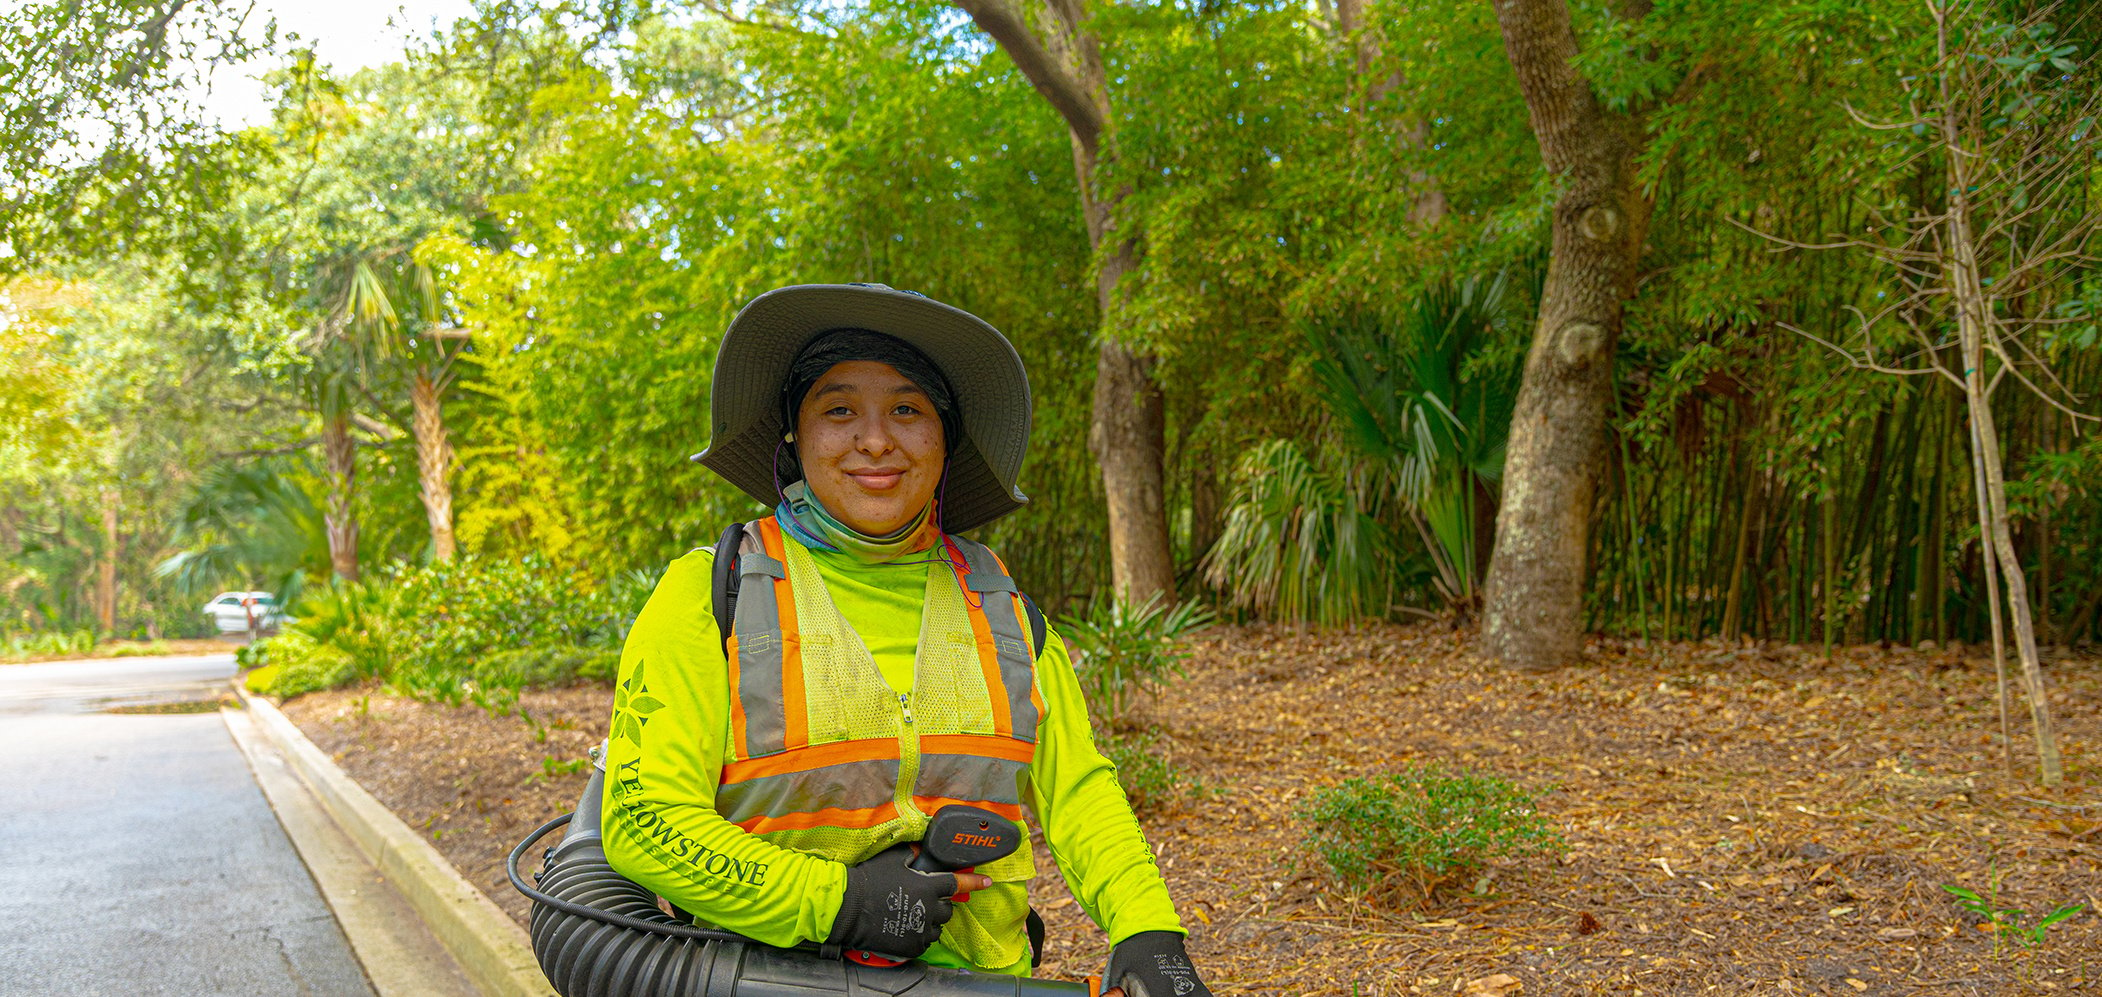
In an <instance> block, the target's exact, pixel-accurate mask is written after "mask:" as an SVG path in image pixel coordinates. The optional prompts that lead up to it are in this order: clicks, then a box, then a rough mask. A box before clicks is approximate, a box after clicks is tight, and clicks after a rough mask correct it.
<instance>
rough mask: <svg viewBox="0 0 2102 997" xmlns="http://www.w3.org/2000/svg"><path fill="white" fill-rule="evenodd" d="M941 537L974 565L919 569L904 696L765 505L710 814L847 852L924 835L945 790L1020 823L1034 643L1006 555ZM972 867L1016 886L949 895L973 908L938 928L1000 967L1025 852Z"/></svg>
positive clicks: (749, 531) (1031, 740) (751, 557)
mask: <svg viewBox="0 0 2102 997" xmlns="http://www.w3.org/2000/svg"><path fill="white" fill-rule="evenodd" d="M950 542H951V543H953V544H954V545H955V546H956V547H957V548H958V549H960V550H961V552H962V554H963V559H964V562H965V564H966V565H967V566H968V571H967V572H966V573H965V576H964V584H963V585H962V586H961V587H959V586H958V585H957V579H956V574H957V573H956V572H955V571H953V570H950V569H946V568H942V567H936V568H933V569H931V570H929V571H928V572H927V587H926V595H925V598H924V599H923V601H922V610H921V618H920V640H919V649H918V652H917V654H916V656H915V659H914V662H913V681H912V691H911V692H909V693H903V694H900V693H897V692H893V691H892V690H891V688H890V685H889V684H888V683H886V682H885V681H884V679H883V674H882V672H881V670H880V669H879V668H878V667H877V665H876V661H875V659H874V657H872V656H871V655H870V654H869V651H868V648H867V646H866V645H865V644H863V643H862V641H861V638H860V637H859V636H858V635H857V634H856V633H855V632H854V629H853V627H852V625H851V624H849V623H848V622H847V620H846V619H845V618H844V617H842V616H841V615H840V613H839V610H838V608H837V607H835V606H834V605H833V603H832V597H831V595H830V594H829V593H828V592H827V590H826V587H825V582H824V579H823V578H822V577H820V576H819V574H818V569H817V563H816V561H815V560H813V559H812V557H811V554H810V551H809V550H808V549H807V548H805V547H804V546H803V545H802V544H801V543H798V542H797V541H796V540H795V539H794V538H793V537H789V536H787V535H785V534H784V533H783V532H782V530H781V526H780V523H779V522H777V521H776V520H775V519H774V518H772V517H768V518H766V519H761V520H758V521H756V522H752V523H749V524H746V527H745V539H744V542H743V545H742V547H741V548H740V549H739V554H738V565H737V571H738V574H739V576H740V578H739V583H738V587H739V597H738V599H737V608H736V615H735V617H734V625H733V628H732V629H733V632H732V634H731V636H730V639H729V641H728V643H727V652H728V654H727V656H728V659H729V682H730V686H731V688H732V689H733V690H734V691H735V693H736V695H735V698H734V700H733V701H732V704H731V708H730V737H729V739H728V751H729V755H730V757H729V758H727V759H726V760H725V762H724V765H723V770H722V779H721V783H720V785H718V786H717V787H716V795H715V808H716V811H717V812H718V813H720V814H722V816H723V817H724V818H726V819H728V820H729V821H730V822H731V823H733V824H736V825H737V826H739V827H741V828H744V829H745V830H747V831H751V832H753V833H755V834H758V835H759V836H761V837H763V838H766V839H767V840H769V841H771V842H773V843H775V844H777V845H781V846H783V847H787V848H793V849H796V850H798V851H803V852H808V853H811V854H814V855H819V856H823V857H825V858H829V859H832V860H834V861H837V862H843V863H846V864H848V865H852V864H854V863H857V862H860V861H862V860H864V859H867V858H869V857H870V856H873V855H875V854H876V853H877V852H880V851H882V850H884V849H885V848H888V847H890V846H891V845H893V844H896V843H898V842H900V841H917V840H919V839H920V837H921V836H922V835H923V834H924V833H925V830H926V826H927V820H928V817H929V815H931V814H932V813H934V811H936V810H938V809H940V808H941V807H943V806H945V805H947V804H950V803H967V804H970V805H972V806H979V807H984V808H986V809H988V810H991V811H993V812H995V813H998V814H1001V815H1003V816H1005V817H1007V818H1008V819H1010V820H1013V821H1015V822H1016V823H1020V822H1021V820H1022V806H1021V804H1022V800H1021V794H1020V788H1019V780H1020V777H1021V776H1022V775H1023V774H1024V772H1025V771H1026V770H1027V768H1028V766H1029V764H1030V762H1031V761H1032V760H1034V759H1035V757H1036V739H1037V725H1038V724H1039V722H1040V721H1041V720H1042V718H1043V711H1044V702H1043V697H1042V695H1041V694H1040V693H1039V692H1038V690H1037V685H1036V665H1035V658H1036V649H1035V648H1033V647H1031V646H1030V640H1029V632H1028V628H1027V627H1026V625H1025V624H1024V619H1025V610H1024V609H1023V607H1022V600H1021V596H1020V593H1019V592H1018V591H1017V590H1016V588H1015V584H1014V581H1013V580H1012V579H1011V578H1009V577H1008V574H1007V569H1006V566H1005V565H1003V564H1002V563H1001V562H1000V559H999V558H998V557H997V556H995V555H994V554H993V552H992V551H991V550H990V549H988V548H986V547H985V546H983V545H981V544H978V543H974V542H972V541H970V540H966V539H963V538H961V537H952V538H950ZM764 583H771V585H770V587H767V586H765V584H764ZM966 590H968V592H967V591H966ZM769 596H771V598H769ZM978 871H979V872H981V873H984V874H986V875H988V876H991V877H992V878H993V879H994V880H995V882H996V883H1011V884H1013V888H1011V889H1009V890H1003V891H999V892H998V893H996V894H995V895H984V894H975V895H973V897H972V902H971V903H968V904H964V905H962V906H961V907H960V908H959V912H960V915H961V913H962V912H967V913H968V914H969V915H971V916H959V917H958V918H956V919H955V920H953V921H952V922H951V925H950V929H949V930H946V931H945V932H944V936H943V940H944V942H948V943H950V944H951V945H952V947H954V948H956V949H957V950H958V951H960V952H962V953H963V954H964V955H966V956H968V957H971V958H973V959H981V960H984V961H982V962H981V964H984V965H991V966H1000V965H1005V964H1006V962H1011V961H1012V960H1013V958H1014V957H1015V956H1014V946H1013V944H1012V939H1013V935H1014V934H1015V932H1014V931H1012V930H1010V929H1018V927H1019V925H1020V922H1021V919H1022V918H1023V917H1024V916H1025V915H1026V914H1027V910H1028V908H1027V897H1026V895H1024V891H1023V890H1022V889H1021V888H1020V884H1021V883H1022V882H1024V881H1026V880H1028V879H1029V878H1030V877H1031V876H1033V875H1034V872H1035V863H1034V861H1033V860H1032V858H1031V857H1030V852H1029V849H1027V848H1023V849H1019V850H1017V852H1016V853H1015V855H1012V856H1009V857H1008V858H1006V859H1002V860H1000V861H999V862H997V863H992V864H989V865H988V866H986V867H984V868H981V869H979V870H978ZM981 901H984V902H982V903H981ZM1010 922H1011V923H1010ZM952 936H957V937H952ZM998 936H1006V937H998ZM994 937H998V941H997V943H995V941H994ZM995 960H1005V961H995Z"/></svg>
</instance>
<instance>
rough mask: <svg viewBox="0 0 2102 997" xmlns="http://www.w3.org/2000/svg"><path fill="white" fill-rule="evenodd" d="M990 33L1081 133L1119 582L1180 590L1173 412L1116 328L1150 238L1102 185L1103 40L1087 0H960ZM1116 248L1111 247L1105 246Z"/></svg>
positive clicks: (1127, 588)
mask: <svg viewBox="0 0 2102 997" xmlns="http://www.w3.org/2000/svg"><path fill="white" fill-rule="evenodd" d="M956 5H957V6H958V7H959V8H961V9H962V10H963V11H964V12H965V13H967V14H969V15H970V16H971V20H972V21H973V22H974V23H976V24H977V25H978V27H979V29H980V30H982V31H984V32H985V33H986V34H987V35H988V36H990V37H991V38H992V39H993V41H994V43H996V44H998V45H999V46H1000V49H1001V51H1003V52H1005V53H1007V56H1008V58H1009V59H1011V60H1013V61H1014V64H1015V68H1017V69H1019V70H1021V71H1022V75H1023V76H1025V77H1027V78H1028V80H1029V82H1030V85H1031V86H1033V87H1035V88H1036V91H1037V93H1038V94H1040V95H1042V96H1043V98H1044V100H1045V101H1046V102H1047V103H1049V104H1050V105H1051V107H1052V109H1053V110H1056V111H1057V112H1058V113H1059V116H1060V117H1062V118H1063V119H1065V122H1066V129H1067V132H1068V133H1069V134H1070V135H1071V137H1072V141H1073V171H1074V174H1075V176H1076V178H1077V179H1078V180H1079V184H1080V204H1081V214H1082V216H1083V217H1084V218H1085V220H1086V222H1087V232H1088V242H1089V245H1090V246H1091V247H1092V248H1093V249H1094V252H1095V257H1096V258H1097V259H1100V260H1102V265H1101V269H1100V270H1098V271H1097V272H1096V274H1095V301H1096V306H1097V308H1098V317H1099V321H1100V323H1101V330H1100V335H1099V336H1098V339H1099V340H1100V345H1099V346H1098V347H1097V348H1096V354H1095V392H1094V404H1093V407H1092V409H1091V412H1090V416H1089V421H1088V449H1089V450H1090V451H1091V452H1092V453H1093V454H1094V457H1095V461H1096V463H1097V464H1098V465H1100V467H1101V468H1102V491H1103V495H1104V497H1105V499H1106V500H1107V503H1108V507H1109V558H1110V577H1111V584H1112V590H1113V591H1114V593H1115V595H1116V598H1117V599H1118V600H1119V601H1143V600H1145V599H1148V598H1155V597H1158V598H1160V599H1163V600H1170V601H1172V600H1173V599H1174V598H1175V561H1174V556H1173V553H1172V552H1171V550H1170V548H1169V545H1168V508H1167V479H1166V473H1165V469H1164V464H1165V462H1166V458H1167V450H1168V439H1167V418H1166V410H1165V405H1164V403H1163V401H1162V399H1161V392H1160V386H1159V385H1158V384H1156V383H1155V382H1154V380H1153V364H1154V358H1153V357H1151V356H1149V355H1147V354H1145V353H1143V352H1141V351H1138V350H1134V349H1132V347H1131V346H1130V345H1129V344H1127V343H1125V342H1124V341H1123V340H1122V339H1120V338H1119V337H1118V336H1117V335H1116V330H1117V325H1118V318H1117V313H1118V310H1119V302H1118V295H1117V291H1118V285H1119V284H1120V283H1121V282H1122V280H1123V277H1124V275H1125V274H1126V273H1127V272H1129V271H1130V270H1131V269H1132V268H1133V267H1134V266H1136V265H1137V262H1138V239H1137V237H1136V236H1134V235H1132V234H1130V233H1128V232H1124V231H1120V230H1119V225H1118V222H1119V218H1118V215H1117V206H1118V204H1119V203H1120V202H1121V201H1122V199H1123V197H1122V193H1121V192H1105V191H1102V190H1100V189H1098V185H1097V177H1098V176H1099V175H1100V173H1101V167H1102V166H1103V165H1104V163H1105V162H1107V160H1108V157H1109V156H1110V155H1111V153H1110V152H1108V151H1106V150H1107V146H1108V145H1109V135H1108V131H1109V122H1110V121H1111V120H1112V119H1111V117H1110V109H1109V92H1108V89H1107V79H1106V76H1105V75H1104V72H1103V67H1102V56H1101V48H1100V43H1099V40H1098V39H1097V38H1096V36H1095V33H1094V30H1093V29H1092V28H1089V27H1086V26H1085V25H1086V23H1087V21H1088V13H1087V11H1086V10H1085V9H1084V6H1083V3H1082V0H1044V3H1043V5H1042V6H1041V7H1039V8H1033V13H1034V14H1035V15H1036V17H1035V20H1036V21H1037V24H1036V25H1035V26H1034V27H1032V26H1031V25H1030V24H1029V22H1028V21H1027V20H1026V19H1025V18H1024V17H1023V15H1022V12H1021V11H1020V10H1019V9H1018V8H1017V7H1016V6H1014V5H1013V0H956ZM1105 250H1106V251H1105Z"/></svg>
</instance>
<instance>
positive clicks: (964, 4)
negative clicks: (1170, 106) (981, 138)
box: [956, 0, 1103, 155]
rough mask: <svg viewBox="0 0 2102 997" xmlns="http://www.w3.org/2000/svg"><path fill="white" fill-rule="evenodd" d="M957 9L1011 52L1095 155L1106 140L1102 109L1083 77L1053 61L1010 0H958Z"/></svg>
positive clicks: (1067, 125)
mask: <svg viewBox="0 0 2102 997" xmlns="http://www.w3.org/2000/svg"><path fill="white" fill-rule="evenodd" d="M956 6H957V7H958V8H960V9H962V10H963V12H964V13H966V14H969V15H971V22H972V23H974V24H976V25H978V30H980V31H983V32H985V33H986V34H987V35H988V36H990V37H991V38H992V40H993V42H994V43H995V44H997V45H999V46H1000V50H1001V51H1003V52H1005V53H1007V57H1008V59H1010V60H1012V61H1013V62H1014V64H1015V68H1016V69H1019V70H1021V71H1022V75H1023V76H1024V77H1027V78H1028V80H1029V85H1030V86H1033V87H1035V88H1036V92H1037V93H1039V94H1042V95H1043V98H1044V100H1046V101H1048V102H1049V103H1050V104H1051V107H1052V109H1054V110H1056V111H1057V112H1058V115H1059V117H1061V118H1064V119H1065V122H1066V127H1067V128H1068V129H1070V130H1071V131H1072V132H1073V139H1074V141H1077V142H1079V143H1080V145H1081V147H1082V148H1085V149H1086V150H1087V151H1088V153H1089V154H1090V155H1093V154H1094V153H1095V151H1096V146H1097V144H1098V143H1099V142H1100V141H1101V139H1102V128H1103V120H1102V111H1101V109H1100V108H1098V107H1097V106H1096V105H1095V101H1094V98H1093V97H1092V96H1091V95H1089V93H1088V91H1087V87H1086V85H1085V84H1083V83H1082V82H1081V80H1080V78H1079V77H1077V76H1075V75H1074V74H1073V72H1072V71H1071V69H1069V68H1068V67H1066V66H1064V65H1061V64H1060V63H1059V61H1058V60H1057V59H1056V58H1053V57H1052V54H1051V51H1050V50H1049V49H1047V48H1045V47H1044V44H1043V42H1041V41H1040V40H1038V38H1037V36H1036V33H1035V32H1032V31H1031V30H1029V25H1027V24H1025V23H1023V21H1022V16H1021V13H1020V12H1019V11H1017V10H1015V8H1014V7H1013V6H1011V5H1010V3H1009V2H1008V0H956Z"/></svg>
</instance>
